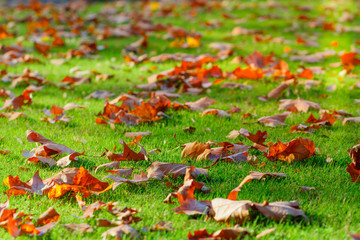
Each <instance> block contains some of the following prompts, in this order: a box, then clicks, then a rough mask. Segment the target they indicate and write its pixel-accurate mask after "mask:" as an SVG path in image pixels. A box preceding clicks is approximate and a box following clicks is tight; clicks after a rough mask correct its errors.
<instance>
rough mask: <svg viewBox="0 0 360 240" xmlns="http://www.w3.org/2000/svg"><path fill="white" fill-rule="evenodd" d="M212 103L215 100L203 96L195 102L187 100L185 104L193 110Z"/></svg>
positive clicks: (200, 109) (202, 108)
mask: <svg viewBox="0 0 360 240" xmlns="http://www.w3.org/2000/svg"><path fill="white" fill-rule="evenodd" d="M214 103H215V100H213V99H210V98H208V97H203V98H200V99H199V100H197V101H195V102H187V103H186V105H187V106H189V107H190V108H191V110H193V111H202V110H205V108H207V107H208V106H210V105H212V104H214Z"/></svg>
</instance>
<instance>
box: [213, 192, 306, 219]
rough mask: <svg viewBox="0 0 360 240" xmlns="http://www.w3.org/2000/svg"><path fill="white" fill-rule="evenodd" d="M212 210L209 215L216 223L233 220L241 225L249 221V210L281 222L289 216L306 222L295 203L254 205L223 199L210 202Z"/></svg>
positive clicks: (302, 212) (248, 202)
mask: <svg viewBox="0 0 360 240" xmlns="http://www.w3.org/2000/svg"><path fill="white" fill-rule="evenodd" d="M211 204H212V209H211V211H210V215H211V216H213V218H214V219H215V220H216V221H224V222H228V221H230V220H234V221H235V222H236V223H239V224H243V223H244V222H245V221H246V220H249V219H250V212H249V210H250V209H252V210H254V211H257V212H259V213H261V214H263V215H264V216H265V217H267V218H269V219H274V220H276V221H282V220H285V219H287V218H288V217H289V216H290V217H294V218H302V219H305V220H307V219H308V218H307V217H306V215H305V213H304V211H303V210H301V209H299V207H300V204H299V203H298V202H297V201H290V202H271V203H268V202H264V203H263V204H259V203H254V202H252V201H249V200H243V201H233V200H229V199H223V198H215V199H213V200H212V201H211Z"/></svg>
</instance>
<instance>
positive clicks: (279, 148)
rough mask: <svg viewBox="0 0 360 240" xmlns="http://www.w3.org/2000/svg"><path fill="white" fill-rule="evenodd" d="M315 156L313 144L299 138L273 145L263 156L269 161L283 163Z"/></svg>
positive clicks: (310, 141)
mask: <svg viewBox="0 0 360 240" xmlns="http://www.w3.org/2000/svg"><path fill="white" fill-rule="evenodd" d="M314 154H315V144H314V142H313V141H312V140H309V139H307V138H305V139H303V138H301V137H299V138H296V139H294V140H292V141H290V142H287V143H282V142H280V141H278V143H275V144H273V145H272V146H270V148H269V152H268V153H265V156H266V157H267V158H268V159H270V160H272V161H273V160H280V161H285V162H289V163H291V162H293V161H301V160H304V159H306V158H309V157H311V156H312V155H314Z"/></svg>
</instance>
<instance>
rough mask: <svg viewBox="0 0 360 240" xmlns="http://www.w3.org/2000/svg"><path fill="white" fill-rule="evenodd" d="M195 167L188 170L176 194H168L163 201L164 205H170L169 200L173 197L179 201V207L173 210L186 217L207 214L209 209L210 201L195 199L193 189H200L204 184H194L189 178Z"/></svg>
mask: <svg viewBox="0 0 360 240" xmlns="http://www.w3.org/2000/svg"><path fill="white" fill-rule="evenodd" d="M194 169H195V167H191V168H188V169H187V170H186V174H185V177H184V184H183V185H182V187H180V188H179V190H178V191H177V192H176V193H170V194H169V195H168V197H167V198H166V199H165V200H164V202H165V203H171V198H172V197H175V198H177V199H178V200H179V203H180V206H179V207H176V208H174V209H173V211H175V212H176V213H184V214H186V215H196V214H207V213H208V212H209V209H210V208H211V203H210V201H199V200H196V199H195V196H194V191H195V189H201V188H203V187H204V184H203V183H201V182H196V181H195V180H194V179H193V178H192V177H191V172H192V171H193V170H194Z"/></svg>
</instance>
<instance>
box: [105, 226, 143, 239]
mask: <svg viewBox="0 0 360 240" xmlns="http://www.w3.org/2000/svg"><path fill="white" fill-rule="evenodd" d="M124 235H129V238H130V239H139V238H140V235H139V233H138V232H137V231H136V230H135V229H134V228H133V227H131V226H130V225H128V224H122V225H120V226H117V227H114V228H110V229H109V230H107V231H105V232H104V233H103V234H101V236H102V237H103V239H106V238H107V237H108V236H112V237H116V238H117V239H122V238H123V237H124Z"/></svg>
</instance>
